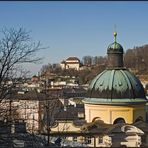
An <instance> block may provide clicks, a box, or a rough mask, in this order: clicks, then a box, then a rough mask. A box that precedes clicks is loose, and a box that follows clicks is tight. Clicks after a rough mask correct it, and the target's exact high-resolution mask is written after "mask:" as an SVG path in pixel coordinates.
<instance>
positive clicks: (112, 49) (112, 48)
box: [107, 42, 123, 53]
mask: <svg viewBox="0 0 148 148" xmlns="http://www.w3.org/2000/svg"><path fill="white" fill-rule="evenodd" d="M107 53H123V47H122V46H121V45H120V44H119V43H117V42H114V43H112V44H110V45H109V46H108V48H107Z"/></svg>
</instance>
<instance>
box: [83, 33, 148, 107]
mask: <svg viewBox="0 0 148 148" xmlns="http://www.w3.org/2000/svg"><path fill="white" fill-rule="evenodd" d="M116 36H117V33H114V37H115V42H114V43H112V44H110V45H109V46H108V49H107V54H108V67H107V69H106V70H104V71H103V72H102V73H100V74H98V75H97V76H96V77H95V78H94V79H93V80H92V82H91V83H90V85H89V88H88V92H87V98H85V99H84V103H91V104H117V105H120V104H137V103H146V102H147V99H146V96H145V92H144V88H143V86H142V84H141V82H140V80H139V79H138V78H137V77H136V76H134V74H132V73H131V72H130V71H129V70H128V69H126V68H124V63H123V52H124V51H123V47H122V46H121V45H120V44H119V43H117V42H116Z"/></svg>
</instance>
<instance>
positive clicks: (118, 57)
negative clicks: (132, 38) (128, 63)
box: [107, 32, 124, 69]
mask: <svg viewBox="0 0 148 148" xmlns="http://www.w3.org/2000/svg"><path fill="white" fill-rule="evenodd" d="M116 38H117V32H114V42H113V43H112V44H110V45H109V46H108V49H107V54H108V68H109V69H114V68H117V69H123V67H124V64H123V47H122V46H121V45H120V44H119V43H117V41H116Z"/></svg>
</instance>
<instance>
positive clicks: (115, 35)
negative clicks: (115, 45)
mask: <svg viewBox="0 0 148 148" xmlns="http://www.w3.org/2000/svg"><path fill="white" fill-rule="evenodd" d="M116 37H117V32H114V39H115V42H116Z"/></svg>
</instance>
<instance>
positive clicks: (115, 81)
mask: <svg viewBox="0 0 148 148" xmlns="http://www.w3.org/2000/svg"><path fill="white" fill-rule="evenodd" d="M87 97H88V98H86V99H85V101H84V102H86V103H95V104H110V103H111V104H127V103H128V104H135V103H144V102H146V97H145V93H144V89H143V86H142V84H141V82H140V81H139V79H138V78H137V77H135V76H134V75H133V74H132V73H131V72H129V71H128V70H127V69H114V70H105V71H103V72H102V73H100V74H99V75H97V76H96V77H95V78H94V79H93V80H92V82H91V83H90V85H89V88H88V92H87Z"/></svg>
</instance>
